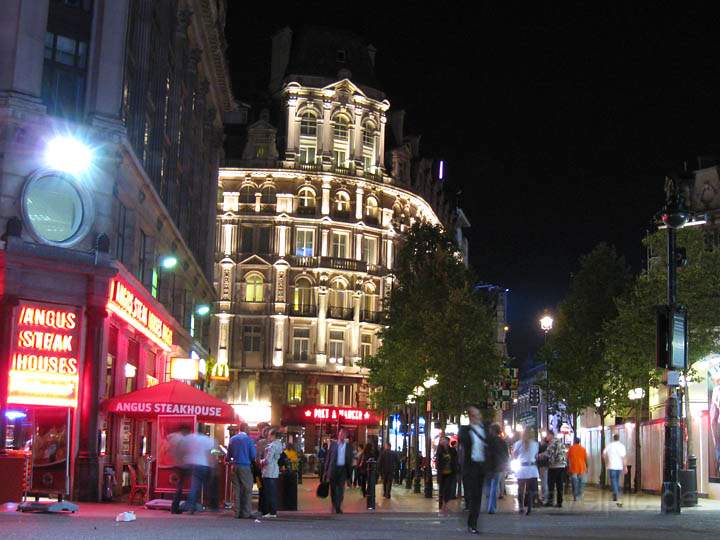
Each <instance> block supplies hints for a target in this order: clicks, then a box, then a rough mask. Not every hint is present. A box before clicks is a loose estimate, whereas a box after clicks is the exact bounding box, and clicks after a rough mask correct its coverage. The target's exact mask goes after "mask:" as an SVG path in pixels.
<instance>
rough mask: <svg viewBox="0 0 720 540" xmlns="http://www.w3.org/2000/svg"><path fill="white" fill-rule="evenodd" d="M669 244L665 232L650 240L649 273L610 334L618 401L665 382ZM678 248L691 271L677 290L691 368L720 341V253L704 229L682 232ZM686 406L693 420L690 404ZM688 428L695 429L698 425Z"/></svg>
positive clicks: (683, 273)
mask: <svg viewBox="0 0 720 540" xmlns="http://www.w3.org/2000/svg"><path fill="white" fill-rule="evenodd" d="M666 242H667V234H666V232H665V231H658V232H656V233H655V234H653V235H651V236H649V237H648V238H646V240H645V242H644V243H645V246H646V248H647V249H648V252H649V253H650V255H651V257H650V260H649V265H648V269H647V270H646V271H644V272H642V273H641V274H640V275H638V276H637V278H636V280H635V283H634V284H633V286H632V288H631V289H630V290H629V291H628V293H627V294H625V295H623V296H621V297H620V298H618V299H617V302H616V305H617V312H618V315H617V317H616V318H615V319H614V320H612V321H609V322H608V323H607V324H606V327H605V330H604V341H605V343H606V361H607V362H608V363H609V364H610V365H612V371H611V373H612V376H613V380H614V384H613V387H615V388H616V389H617V390H616V391H617V393H618V401H620V398H621V397H622V396H621V394H623V393H624V395H625V397H627V391H628V390H629V389H631V388H635V387H641V388H647V387H649V386H657V385H658V384H659V383H660V372H659V371H658V370H657V369H656V368H655V313H656V311H655V309H656V306H658V305H662V304H665V303H666V302H667V296H666V294H667V293H666V291H667V252H666ZM677 244H678V246H679V247H683V248H685V250H686V253H687V258H688V264H687V266H685V267H681V268H678V273H677V275H678V287H677V290H678V302H679V303H680V304H682V305H684V306H685V307H686V308H687V311H688V364H690V365H692V364H693V363H694V362H696V361H698V360H701V359H702V358H703V357H704V356H706V355H707V354H709V353H710V352H712V350H713V346H714V344H715V343H717V341H718V339H720V316H719V315H718V312H717V302H718V298H720V273H719V272H718V271H717V269H718V267H720V266H719V265H720V251H718V250H717V249H710V246H708V245H707V244H706V243H705V238H704V233H703V231H702V230H701V229H698V228H685V229H681V230H679V231H678V233H677ZM686 376H688V374H687V373H686ZM623 384H624V387H623ZM685 401H686V416H687V417H688V418H689V404H688V400H687V399H686V400H685ZM626 405H627V403H626ZM685 425H686V429H688V430H689V429H691V427H692V422H686V423H685ZM691 440H692V437H691V436H690V433H688V441H691ZM689 450H690V449H689ZM688 453H689V452H688Z"/></svg>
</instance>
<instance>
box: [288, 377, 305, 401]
mask: <svg viewBox="0 0 720 540" xmlns="http://www.w3.org/2000/svg"><path fill="white" fill-rule="evenodd" d="M287 402H288V403H301V402H302V383H297V382H291V383H288V385H287Z"/></svg>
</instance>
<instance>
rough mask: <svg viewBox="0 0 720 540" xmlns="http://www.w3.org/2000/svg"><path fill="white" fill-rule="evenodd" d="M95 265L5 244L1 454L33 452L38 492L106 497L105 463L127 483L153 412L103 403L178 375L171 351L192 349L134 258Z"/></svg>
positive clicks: (149, 447)
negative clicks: (130, 263) (139, 274)
mask: <svg viewBox="0 0 720 540" xmlns="http://www.w3.org/2000/svg"><path fill="white" fill-rule="evenodd" d="M85 262H87V261H84V260H80V261H69V262H68V263H67V264H63V265H62V266H60V265H58V264H57V261H54V262H52V261H44V260H42V259H40V258H38V257H34V256H33V257H31V256H25V255H24V254H18V253H12V252H7V251H0V293H2V294H0V417H2V423H0V428H2V429H1V430H0V434H2V443H3V444H2V445H0V454H4V453H5V454H13V455H23V452H24V455H25V456H26V457H27V459H29V460H30V466H31V469H32V472H33V475H32V480H31V485H30V491H31V492H34V493H37V494H40V495H51V496H62V497H63V498H70V499H77V500H98V499H99V498H100V494H101V482H102V479H103V472H104V470H105V467H112V468H113V470H114V472H115V477H116V479H117V484H116V486H115V490H116V493H117V492H118V491H121V490H122V489H123V485H124V484H127V483H128V481H129V472H130V467H129V466H135V467H138V466H142V464H143V463H144V457H145V456H148V455H151V453H152V451H153V445H154V441H153V434H154V432H155V427H154V425H153V419H151V418H138V417H137V415H135V414H126V415H125V414H120V413H117V414H107V413H106V412H105V411H102V410H101V409H100V407H99V404H100V403H101V402H102V400H103V399H105V398H111V397H114V396H117V395H121V394H126V393H128V392H132V391H135V390H138V389H141V388H145V387H149V386H153V385H156V384H158V383H159V382H162V381H165V380H168V379H169V367H170V363H171V360H172V358H174V357H188V356H190V355H191V354H192V353H193V351H192V338H191V337H190V336H189V335H188V334H187V333H186V331H185V330H183V329H182V328H180V329H179V330H178V328H179V325H178V324H177V322H176V321H175V320H174V319H173V318H172V316H171V315H170V314H169V313H168V312H167V311H166V310H165V309H164V308H163V306H162V305H161V304H159V303H158V302H157V301H156V300H155V299H154V298H153V297H152V295H151V294H150V293H149V292H148V291H147V290H146V289H145V288H144V287H143V286H142V285H141V284H139V282H138V281H137V280H136V279H135V278H134V277H133V276H132V275H131V274H130V273H129V272H128V271H127V270H126V269H125V267H124V266H122V265H120V264H117V263H115V262H111V261H110V260H109V259H105V260H103V259H102V258H101V259H100V261H99V264H97V265H92V266H91V265H88V264H84V263H85ZM28 283H34V284H36V286H35V287H29V286H28ZM16 292H20V293H19V294H15V293H16ZM196 363H198V362H196ZM1 457H2V456H1V455H0V458H1Z"/></svg>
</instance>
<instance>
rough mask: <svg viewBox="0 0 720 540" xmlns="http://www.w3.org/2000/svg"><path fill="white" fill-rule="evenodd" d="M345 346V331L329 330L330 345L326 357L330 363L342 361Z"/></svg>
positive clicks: (340, 362)
mask: <svg viewBox="0 0 720 540" xmlns="http://www.w3.org/2000/svg"><path fill="white" fill-rule="evenodd" d="M344 346H345V332H343V331H342V330H330V347H329V351H328V358H329V360H330V363H331V364H334V363H338V364H342V363H343V350H344Z"/></svg>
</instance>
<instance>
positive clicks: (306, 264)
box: [290, 255, 320, 268]
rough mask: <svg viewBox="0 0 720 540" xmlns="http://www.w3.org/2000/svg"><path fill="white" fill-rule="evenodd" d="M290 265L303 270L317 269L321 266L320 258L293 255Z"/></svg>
mask: <svg viewBox="0 0 720 540" xmlns="http://www.w3.org/2000/svg"><path fill="white" fill-rule="evenodd" d="M290 264H291V265H293V266H301V267H303V268H317V267H318V266H319V265H320V257H304V256H300V255H291V256H290Z"/></svg>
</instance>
